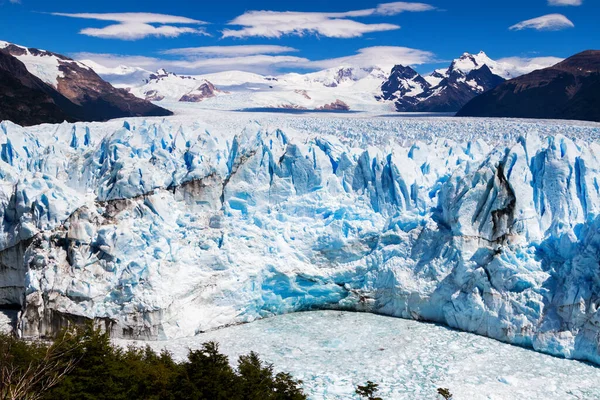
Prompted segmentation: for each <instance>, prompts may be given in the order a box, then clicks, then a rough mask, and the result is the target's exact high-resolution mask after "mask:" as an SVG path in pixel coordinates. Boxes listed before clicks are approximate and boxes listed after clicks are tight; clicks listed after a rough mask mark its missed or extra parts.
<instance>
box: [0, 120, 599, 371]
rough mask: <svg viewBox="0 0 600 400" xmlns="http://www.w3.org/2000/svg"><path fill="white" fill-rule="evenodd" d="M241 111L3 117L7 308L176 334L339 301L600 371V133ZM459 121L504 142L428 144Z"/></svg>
mask: <svg viewBox="0 0 600 400" xmlns="http://www.w3.org/2000/svg"><path fill="white" fill-rule="evenodd" d="M223 115H226V116H227V118H228V119H226V120H225V121H217V125H216V126H210V125H207V124H206V123H204V122H199V121H195V120H185V119H184V120H178V119H177V118H172V119H169V120H163V121H160V120H149V121H144V120H140V119H134V120H130V121H127V122H123V121H112V122H109V123H106V124H74V125H73V124H62V125H54V126H40V127H34V128H27V129H23V128H20V127H18V126H16V125H13V124H10V123H6V122H5V123H2V124H1V125H0V144H1V145H2V152H1V161H0V166H1V168H0V174H1V176H2V185H1V186H0V204H1V206H0V213H2V218H1V219H0V221H1V223H2V236H1V237H0V250H1V252H0V258H1V260H2V270H0V304H13V305H15V304H19V305H21V306H22V309H23V311H22V313H21V316H20V321H19V324H20V329H21V331H22V333H23V334H25V335H45V334H51V333H52V332H54V331H55V330H56V329H58V328H59V327H60V326H62V325H63V324H65V323H68V321H71V320H73V319H75V320H84V319H96V320H98V321H103V322H104V323H105V324H106V326H107V327H108V328H110V329H112V330H113V333H114V334H115V335H116V336H125V337H141V338H173V337H182V336H190V335H194V334H196V333H199V332H203V331H207V330H210V329H214V328H217V327H222V326H226V325H229V324H235V323H241V322H249V321H253V320H255V319H258V318H263V317H268V316H272V315H276V314H282V313H289V312H294V311H302V310H310V309H322V308H331V309H351V310H361V311H371V312H377V313H382V314H387V315H392V316H397V317H403V318H412V319H417V320H428V321H435V322H440V323H444V324H447V325H449V326H451V327H454V328H457V329H461V330H465V331H469V332H475V333H478V334H481V335H485V336H488V337H492V338H496V339H500V340H503V341H506V342H509V343H514V344H519V345H523V346H528V347H533V348H535V349H537V350H540V351H544V352H548V353H552V354H556V355H561V356H565V357H570V358H578V359H586V360H590V361H593V362H600V352H599V349H598V343H599V342H598V333H599V332H600V325H599V324H600V315H598V312H597V309H598V305H599V304H600V301H599V300H600V298H599V296H598V294H599V293H600V288H599V286H598V285H599V281H598V278H597V277H598V276H599V274H598V268H599V265H600V249H599V247H600V234H598V232H600V219H599V212H600V210H599V209H598V208H599V207H600V203H599V202H598V200H599V199H598V196H600V186H599V184H598V179H599V177H600V172H599V170H598V165H600V164H599V163H598V161H599V160H598V157H600V146H599V145H598V143H597V142H596V141H595V139H594V137H597V135H598V133H599V131H600V129H599V128H598V127H597V126H594V125H591V127H588V128H582V127H577V126H571V125H568V124H566V125H565V126H564V128H563V129H562V134H561V133H560V132H561V129H559V133H558V134H556V135H551V136H546V135H544V134H539V133H536V132H535V131H536V130H538V131H544V129H547V127H546V128H545V127H544V126H543V125H537V124H523V123H520V122H491V121H487V120H481V121H483V122H481V121H479V122H474V120H464V121H459V122H456V121H452V122H447V121H446V120H440V121H439V122H436V121H430V120H414V121H413V122H409V123H407V122H406V121H401V120H398V122H394V121H393V120H376V119H374V120H363V119H359V118H357V119H356V120H354V121H352V122H351V124H354V125H353V126H354V131H351V130H345V131H340V132H338V133H336V132H324V130H326V129H330V128H326V127H325V126H326V125H328V126H329V127H331V125H332V124H333V121H329V120H327V119H321V123H320V124H319V122H318V121H319V120H318V119H314V118H309V117H306V118H296V119H291V120H290V121H289V123H288V124H287V125H286V124H282V123H281V122H282V121H280V120H277V121H274V122H273V121H262V122H260V123H259V122H254V123H250V124H248V125H247V126H246V127H245V128H244V129H230V127H229V126H228V125H227V124H231V123H232V122H231V119H235V118H237V115H232V114H223ZM221 116H222V115H221ZM475 121H476V120H475ZM219 124H220V125H219ZM477 124H479V125H477ZM234 125H235V124H234ZM317 125H320V127H318V128H316V129H313V127H314V126H317ZM280 126H283V128H282V129H278V128H279V127H280ZM449 126H450V127H458V128H459V129H462V127H464V131H469V130H471V131H472V130H474V126H475V127H476V128H477V127H479V128H477V129H489V130H491V131H492V133H491V134H490V135H488V136H487V137H486V136H485V135H480V137H478V138H477V137H474V136H471V137H473V139H472V140H469V139H464V140H463V139H461V138H460V137H458V136H457V137H451V135H446V136H444V135H439V137H425V136H421V140H419V138H412V137H411V136H410V135H412V134H413V133H414V132H413V130H414V131H417V132H418V131H419V130H426V131H427V130H430V129H431V127H435V129H438V130H439V131H443V130H444V129H448V127H449ZM238 127H239V126H238ZM363 128H364V130H363V134H362V135H359V134H358V133H357V132H358V131H360V130H362V129H363ZM404 129H408V130H409V131H410V132H412V133H410V134H409V136H408V137H402V134H403V133H402V132H404ZM519 129H521V130H524V131H522V132H519V133H518V134H514V132H515V131H518V130H519ZM576 130H580V131H582V132H583V133H585V134H589V135H588V136H589V138H585V137H583V135H581V137H576V135H570V133H572V132H573V131H576ZM370 135H371V136H370ZM567 135H568V136H567ZM413 139H414V140H413Z"/></svg>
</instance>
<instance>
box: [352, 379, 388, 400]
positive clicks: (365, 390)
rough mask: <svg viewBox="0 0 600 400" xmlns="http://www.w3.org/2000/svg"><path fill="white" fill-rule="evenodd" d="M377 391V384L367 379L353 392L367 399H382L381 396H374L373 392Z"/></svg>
mask: <svg viewBox="0 0 600 400" xmlns="http://www.w3.org/2000/svg"><path fill="white" fill-rule="evenodd" d="M378 391H379V385H378V384H376V383H373V382H371V381H367V383H366V384H365V385H364V386H360V385H359V386H358V387H357V388H356V390H355V393H356V394H357V395H359V396H360V397H364V398H366V399H367V400H382V398H381V397H375V393H377V392H378Z"/></svg>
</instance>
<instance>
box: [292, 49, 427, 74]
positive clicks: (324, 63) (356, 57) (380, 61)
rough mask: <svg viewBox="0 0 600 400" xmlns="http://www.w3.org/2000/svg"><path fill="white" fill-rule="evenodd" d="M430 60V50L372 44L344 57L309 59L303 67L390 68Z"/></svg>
mask: <svg viewBox="0 0 600 400" xmlns="http://www.w3.org/2000/svg"><path fill="white" fill-rule="evenodd" d="M431 62H435V54H433V53H432V52H430V51H425V50H419V49H411V48H408V47H397V46H374V47H366V48H363V49H360V50H358V52H357V53H356V54H353V55H350V56H346V57H337V58H329V59H325V60H316V61H310V62H309V63H307V64H306V65H305V67H308V68H312V69H324V68H333V67H339V66H351V67H374V66H380V67H384V68H389V69H391V68H392V67H393V66H394V65H396V64H402V65H421V64H427V63H431ZM300 66H301V65H300Z"/></svg>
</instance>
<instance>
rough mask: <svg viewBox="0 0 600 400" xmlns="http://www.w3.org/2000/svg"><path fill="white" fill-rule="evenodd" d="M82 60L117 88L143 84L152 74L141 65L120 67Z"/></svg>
mask: <svg viewBox="0 0 600 400" xmlns="http://www.w3.org/2000/svg"><path fill="white" fill-rule="evenodd" d="M80 62H81V63H82V64H84V65H86V66H88V67H90V68H92V69H93V70H94V72H96V73H97V74H98V75H99V76H100V77H101V78H102V79H104V80H105V81H107V82H110V83H111V84H112V85H113V86H114V87H117V88H131V87H136V86H140V85H143V84H144V83H146V81H147V80H148V77H149V76H150V75H152V72H151V71H148V70H146V69H143V68H139V67H129V66H127V65H119V66H118V67H114V68H110V67H105V66H103V65H101V64H98V63H97V62H95V61H92V60H81V61H80Z"/></svg>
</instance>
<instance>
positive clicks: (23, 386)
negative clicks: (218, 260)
mask: <svg viewBox="0 0 600 400" xmlns="http://www.w3.org/2000/svg"><path fill="white" fill-rule="evenodd" d="M0 368H1V371H0V400H21V399H23V400H38V399H39V400H46V399H48V400H49V399H53V400H54V399H62V400H105V399H106V400H132V399H144V400H163V399H165V400H176V399H177V400H179V399H190V400H202V399H211V400H216V399H223V400H225V399H227V400H230V399H231V400H235V399H239V400H302V399H306V395H305V394H304V393H303V391H302V389H301V386H300V385H301V383H302V382H301V381H298V380H295V379H294V378H293V377H292V376H291V375H289V374H287V373H278V374H275V373H274V372H273V366H272V365H270V364H266V363H264V362H263V361H261V360H260V359H259V357H258V355H257V354H255V353H250V354H248V355H246V356H241V357H240V358H239V360H238V363H237V367H236V368H232V367H231V365H230V364H229V360H228V358H227V356H225V355H223V354H222V353H220V352H219V347H218V345H217V344H216V343H214V342H208V343H205V344H204V345H203V346H202V348H201V349H200V350H193V351H192V350H191V351H190V352H189V354H188V358H187V360H185V361H183V362H176V361H175V360H173V357H172V355H171V354H170V353H169V352H167V351H163V352H161V353H156V352H155V351H153V350H152V349H151V348H150V347H146V348H135V347H130V348H127V349H123V348H121V347H119V346H115V345H113V344H112V343H111V341H110V338H109V336H108V334H105V333H102V332H100V331H99V330H96V329H94V328H92V327H85V328H79V329H78V330H77V331H65V332H64V333H62V334H61V335H59V337H58V338H57V339H56V340H55V341H54V342H52V343H51V344H50V343H43V342H27V341H23V340H19V339H16V338H14V337H12V336H9V335H3V334H0Z"/></svg>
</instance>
